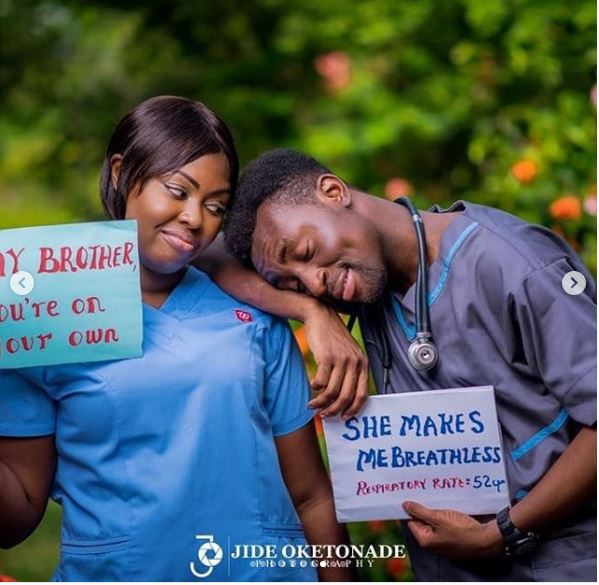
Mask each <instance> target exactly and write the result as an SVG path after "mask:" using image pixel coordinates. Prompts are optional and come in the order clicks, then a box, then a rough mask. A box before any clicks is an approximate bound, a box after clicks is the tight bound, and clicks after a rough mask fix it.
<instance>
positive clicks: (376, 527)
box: [368, 520, 387, 534]
mask: <svg viewBox="0 0 599 585" xmlns="http://www.w3.org/2000/svg"><path fill="white" fill-rule="evenodd" d="M385 526H387V523H386V522H385V521H384V520H371V521H370V522H368V528H370V532H372V534H380V533H381V532H384V530H385Z"/></svg>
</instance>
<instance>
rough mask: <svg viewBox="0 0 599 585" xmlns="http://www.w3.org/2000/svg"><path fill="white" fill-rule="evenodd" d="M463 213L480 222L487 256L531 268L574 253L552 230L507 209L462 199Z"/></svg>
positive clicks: (480, 234) (540, 267) (551, 262)
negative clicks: (463, 201) (465, 201)
mask: <svg viewBox="0 0 599 585" xmlns="http://www.w3.org/2000/svg"><path fill="white" fill-rule="evenodd" d="M464 215H465V216H466V217H468V218H469V219H471V220H472V221H473V222H476V223H477V224H478V225H479V227H480V229H479V230H477V231H478V232H479V233H478V238H480V240H482V242H481V243H482V244H484V246H483V247H481V252H483V253H485V254H486V255H487V260H493V259H495V260H496V261H502V262H507V263H510V264H512V265H518V264H521V265H523V266H525V267H528V268H530V270H531V271H534V270H538V269H542V268H544V267H545V266H548V265H550V264H553V263H554V262H556V261H557V260H559V259H561V258H564V257H575V256H576V253H575V252H574V251H573V250H572V249H571V248H570V246H568V244H567V243H566V242H565V241H564V240H563V239H562V238H560V237H559V236H558V235H557V234H555V233H554V232H552V231H551V230H549V229H547V228H546V227H544V226H541V225H537V224H533V223H529V222H527V221H526V220H524V219H522V218H520V217H517V216H515V215H513V214H511V213H508V212H506V211H503V210H500V209H496V208H494V207H488V206H486V205H478V204H474V203H465V204H464Z"/></svg>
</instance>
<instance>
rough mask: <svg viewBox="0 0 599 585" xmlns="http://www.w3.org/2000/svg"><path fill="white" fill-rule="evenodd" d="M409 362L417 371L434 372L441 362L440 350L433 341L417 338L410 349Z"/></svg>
mask: <svg viewBox="0 0 599 585" xmlns="http://www.w3.org/2000/svg"><path fill="white" fill-rule="evenodd" d="M408 361H409V362H410V365H411V366H412V367H413V368H414V369H416V370H420V371H426V370H432V369H433V368H434V367H435V366H436V365H437V362H438V361H439V350H438V349H437V346H436V345H435V344H434V343H433V342H432V341H429V340H428V339H426V338H422V337H420V338H417V339H416V340H415V341H413V342H412V343H411V344H410V346H409V347H408Z"/></svg>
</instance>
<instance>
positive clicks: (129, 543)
mask: <svg viewBox="0 0 599 585" xmlns="http://www.w3.org/2000/svg"><path fill="white" fill-rule="evenodd" d="M308 399H309V390H308V384H307V380H306V375H305V370H304V365H303V362H302V359H301V355H300V353H299V351H298V349H297V346H296V344H295V342H294V339H293V336H292V335H291V332H290V330H289V328H288V326H287V325H286V324H285V322H284V321H281V320H278V319H275V318H273V317H271V316H268V315H265V314H263V313H261V312H260V311H258V310H256V309H254V308H253V307H247V306H245V305H243V304H240V303H239V302H237V301H236V300H234V299H232V298H231V297H229V296H227V295H226V294H225V293H224V292H223V291H221V290H220V289H219V288H218V287H217V286H216V285H215V284H214V283H213V282H212V281H211V280H210V279H209V278H208V277H207V276H206V275H205V274H203V273H202V272H200V271H198V270H196V269H194V268H189V269H188V271H187V273H186V275H185V277H184V278H183V280H182V281H181V283H180V284H179V285H178V286H177V288H176V289H175V290H174V291H173V292H172V294H171V295H170V296H169V297H168V299H167V300H166V302H165V303H164V305H163V306H162V307H161V308H160V309H159V310H156V309H154V308H152V307H149V306H147V305H144V341H143V357H141V358H139V359H130V360H120V361H111V362H100V363H92V364H72V365H65V366H53V367H44V368H30V369H21V370H12V371H8V370H2V371H0V413H1V417H0V434H2V435H5V436H22V437H25V436H29V437H31V436H43V435H47V434H51V433H55V434H56V447H57V450H58V468H57V471H56V477H55V481H54V485H53V491H52V498H53V499H54V500H56V501H57V502H58V503H59V504H61V505H62V507H63V525H62V542H61V557H60V564H59V566H58V568H57V570H56V573H55V576H54V579H55V580H65V581H94V580H98V581H99V580H102V581H140V580H141V581H172V580H175V581H190V580H196V577H195V576H194V574H193V573H192V571H191V565H190V564H191V563H194V568H195V570H196V572H200V573H201V572H205V571H206V570H207V566H205V565H204V564H202V563H201V562H200V561H199V559H198V557H199V556H203V555H202V554H201V553H200V548H201V547H202V545H203V544H205V543H206V542H208V538H209V537H212V538H213V541H214V542H215V543H217V544H218V545H219V546H220V547H221V548H222V549H223V551H224V558H223V561H222V562H220V563H219V564H218V565H216V566H214V568H213V571H212V573H211V574H210V575H208V576H207V577H205V578H203V579H202V580H217V581H224V580H231V581H256V580H265V581H267V580H268V581H270V580H274V581H295V580H300V581H304V580H308V581H311V580H315V579H316V572H315V570H314V569H313V568H311V567H306V568H301V567H299V566H297V567H295V568H290V567H284V568H278V567H266V568H260V567H251V566H250V562H249V561H248V560H234V559H229V558H227V557H228V552H229V551H231V550H233V547H234V545H235V544H262V545H264V544H276V545H278V546H279V551H280V547H282V546H283V545H284V544H286V543H293V544H305V543H306V540H305V538H304V534H303V531H302V526H301V524H300V521H299V518H298V515H297V513H296V511H295V509H294V507H293V504H292V501H291V498H290V496H289V493H288V491H287V489H286V487H285V484H284V481H283V478H282V475H281V470H280V467H279V462H278V459H277V453H276V449H275V444H274V440H273V439H274V437H277V436H281V435H285V434H287V433H291V432H293V431H296V430H298V429H300V428H301V427H303V426H304V425H306V424H307V423H309V422H310V420H311V419H312V416H313V414H312V412H311V411H310V410H309V409H308V408H307V406H306V404H307V401H308ZM198 536H199V538H196V537H198ZM212 556H213V555H212V553H210V554H209V555H208V557H212Z"/></svg>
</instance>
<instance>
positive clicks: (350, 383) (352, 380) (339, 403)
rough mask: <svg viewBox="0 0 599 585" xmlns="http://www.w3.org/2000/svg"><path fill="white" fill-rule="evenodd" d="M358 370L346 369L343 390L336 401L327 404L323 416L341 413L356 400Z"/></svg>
mask: <svg viewBox="0 0 599 585" xmlns="http://www.w3.org/2000/svg"><path fill="white" fill-rule="evenodd" d="M356 374H357V372H356V371H355V370H353V371H352V370H349V371H348V370H346V371H345V376H344V377H343V383H342V386H341V391H340V392H339V395H338V396H337V398H336V399H335V401H334V402H333V403H332V404H330V405H329V406H327V407H326V408H325V409H324V410H323V411H322V412H321V414H322V416H325V417H326V416H335V415H337V414H341V413H342V412H343V411H344V410H345V409H346V408H347V407H348V406H349V405H350V404H351V403H352V402H353V400H354V394H355V391H356V382H357V376H356Z"/></svg>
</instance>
